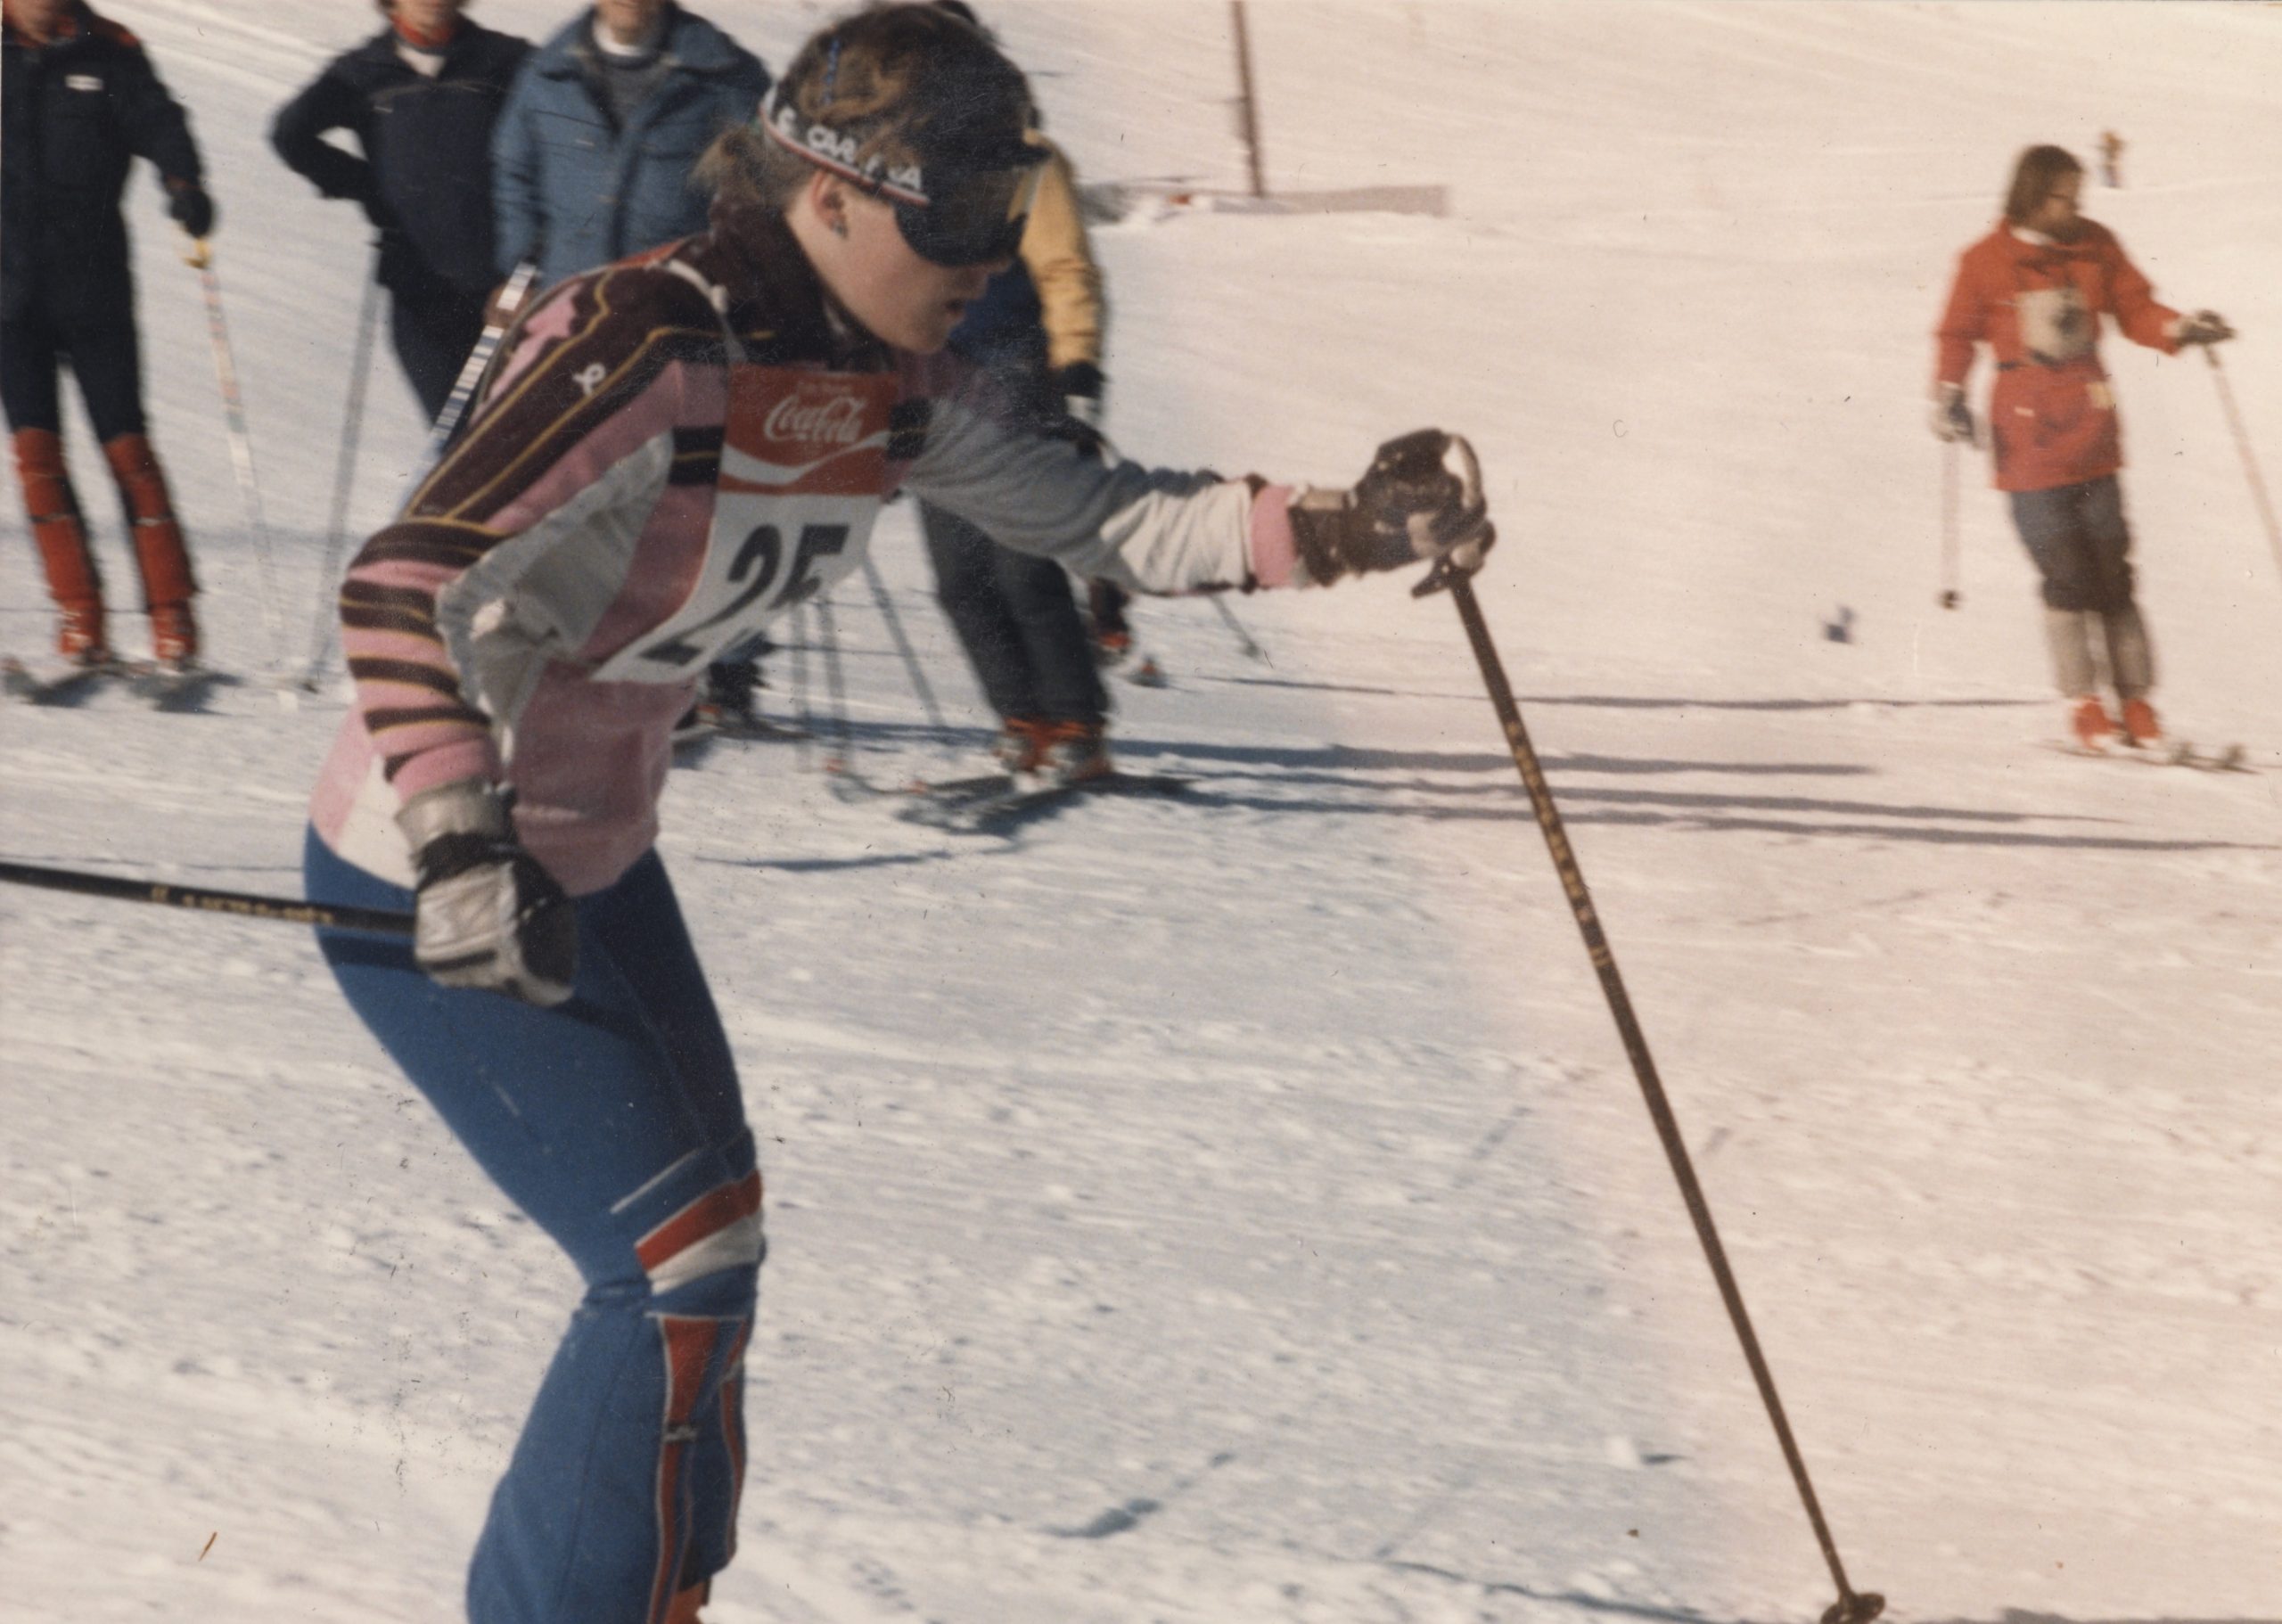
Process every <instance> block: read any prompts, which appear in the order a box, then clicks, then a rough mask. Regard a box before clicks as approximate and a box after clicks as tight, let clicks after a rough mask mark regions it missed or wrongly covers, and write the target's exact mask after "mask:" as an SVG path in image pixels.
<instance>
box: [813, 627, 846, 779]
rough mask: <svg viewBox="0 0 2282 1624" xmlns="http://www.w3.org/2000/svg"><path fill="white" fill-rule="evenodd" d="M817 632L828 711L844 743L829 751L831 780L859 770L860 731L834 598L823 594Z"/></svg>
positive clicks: (826, 761)
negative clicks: (853, 716)
mask: <svg viewBox="0 0 2282 1624" xmlns="http://www.w3.org/2000/svg"><path fill="white" fill-rule="evenodd" d="M815 601H816V606H817V635H818V636H821V637H822V638H823V639H824V688H825V710H826V712H827V713H828V715H829V717H830V719H831V722H832V731H833V734H835V735H836V736H837V738H838V740H839V743H840V748H839V749H838V750H836V751H833V750H826V751H825V758H824V770H825V774H826V775H827V776H835V775H841V774H849V775H853V774H854V772H855V770H856V731H855V729H854V727H853V726H850V723H849V720H848V690H847V687H846V685H844V684H842V682H841V677H840V626H839V623H838V622H837V621H836V620H834V619H833V614H832V596H831V595H830V594H829V593H819V594H817V597H816V600H815Z"/></svg>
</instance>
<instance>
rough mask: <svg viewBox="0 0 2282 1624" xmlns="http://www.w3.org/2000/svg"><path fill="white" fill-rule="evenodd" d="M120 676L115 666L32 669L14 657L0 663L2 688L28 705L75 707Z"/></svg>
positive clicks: (61, 666)
mask: <svg viewBox="0 0 2282 1624" xmlns="http://www.w3.org/2000/svg"><path fill="white" fill-rule="evenodd" d="M118 675H119V668H118V667H117V666H114V665H60V666H55V667H53V668H49V667H33V666H29V665H27V664H25V663H24V662H23V661H22V660H19V659H17V658H16V657H15V656H14V655H12V654H11V655H9V656H7V657H6V658H5V659H4V660H0V688H4V689H5V690H6V692H7V694H8V697H9V698H10V699H13V700H21V701H23V702H24V703H25V704H28V705H59V706H60V705H76V704H78V702H79V701H81V700H83V699H85V698H86V697H87V696H88V695H89V694H90V693H94V691H95V689H96V687H97V686H98V685H100V684H102V683H103V681H105V680H106V679H107V678H110V677H116V676H118Z"/></svg>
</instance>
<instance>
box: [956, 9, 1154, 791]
mask: <svg viewBox="0 0 2282 1624" xmlns="http://www.w3.org/2000/svg"><path fill="white" fill-rule="evenodd" d="M935 4H936V5H937V7H938V9H940V10H942V11H946V12H950V13H951V15H953V16H954V17H956V18H958V19H959V21H962V22H964V23H965V24H967V25H968V26H969V27H971V28H973V29H976V30H977V31H978V32H979V33H981V35H982V37H984V39H986V40H989V39H991V38H992V36H991V34H990V31H989V29H986V28H984V27H983V26H982V24H981V22H980V21H978V20H977V19H976V16H975V13H974V11H973V7H971V6H969V5H967V4H964V0H935ZM1030 142H1031V144H1033V145H1035V146H1037V147H1039V148H1041V149H1042V150H1043V151H1044V152H1045V153H1046V160H1045V162H1044V163H1043V164H1042V165H1041V166H1040V168H1039V181H1038V194H1037V196H1036V198H1035V199H1034V200H1033V201H1032V202H1031V205H1030V220H1029V224H1028V226H1027V227H1026V229H1025V230H1024V231H1023V233H1022V246H1021V251H1020V254H1019V256H1018V257H1017V258H1015V260H1014V263H1013V264H1012V265H1010V266H1008V267H1006V269H1005V270H1003V271H1001V272H999V273H998V274H997V275H995V276H993V277H992V278H991V279H990V283H989V286H988V287H986V288H985V289H984V290H983V293H982V297H981V299H977V300H976V301H975V302H974V303H973V306H971V307H970V308H968V310H967V313H966V316H965V319H964V320H963V321H962V322H961V323H960V324H959V326H958V330H957V331H956V332H954V333H952V335H951V349H953V350H954V351H956V353H957V354H959V355H960V356H962V357H965V358H966V359H968V360H970V361H973V363H975V364H976V365H978V366H980V367H981V368H982V369H983V370H984V371H985V372H987V373H989V374H990V376H991V377H992V378H993V380H994V381H996V382H997V386H998V387H999V389H1000V390H1002V391H1003V393H1004V397H1005V398H1006V401H1007V402H1008V403H1009V405H1010V406H1012V407H1013V408H1014V411H1016V412H1017V413H1018V414H1020V415H1021V416H1022V418H1023V419H1024V420H1025V421H1026V422H1030V423H1031V424H1034V425H1036V426H1038V427H1040V428H1042V429H1046V430H1047V431H1050V432H1053V433H1055V434H1057V435H1060V436H1063V437H1064V438H1068V439H1074V440H1076V441H1078V442H1079V443H1081V444H1084V443H1094V442H1097V440H1098V438H1099V437H1098V430H1099V427H1100V422H1101V403H1102V394H1103V390H1104V381H1103V376H1102V369H1101V358H1102V332H1103V328H1104V325H1105V324H1106V316H1107V311H1106V307H1105V304H1104V299H1103V297H1102V276H1101V270H1100V267H1098V266H1096V264H1095V262H1094V258H1093V251H1092V248H1091V245H1090V243H1089V242H1088V240H1087V236H1086V228H1085V225H1084V222H1083V220H1082V219H1081V217H1080V216H1079V209H1078V191H1077V181H1076V176H1075V175H1074V173H1073V172H1072V170H1071V167H1070V162H1069V160H1068V159H1067V158H1065V157H1064V156H1063V153H1062V152H1061V150H1060V149H1059V148H1057V147H1055V145H1054V144H1053V143H1052V142H1050V141H1048V140H1047V139H1046V137H1045V136H1044V135H1042V134H1039V133H1038V131H1037V130H1036V129H1033V130H1032V132H1031V135H1030ZM919 519H920V528H921V530H922V531H923V534H924V536H925V538H926V543H927V556H928V560H929V562H931V563H932V565H933V566H934V570H935V593H936V598H937V600H938V601H939V602H940V603H941V604H942V606H943V613H944V614H945V616H946V617H948V619H949V620H950V623H951V628H952V630H953V631H955V632H956V633H957V635H958V639H959V644H960V646H961V647H962V648H964V649H965V652H966V657H967V662H968V664H969V665H971V666H972V667H973V670H974V676H975V680H976V682H977V683H979V684H980V685H981V688H982V692H983V696H984V698H985V699H987V700H988V701H989V704H990V708H991V709H993V710H995V711H996V712H997V715H998V721H999V734H998V739H997V744H996V746H995V753H996V754H997V758H998V759H999V761H1000V762H1001V763H1002V764H1003V765H1004V766H1005V767H1006V768H1007V769H1008V770H1009V771H1011V772H1017V773H1038V774H1041V775H1044V776H1046V777H1047V778H1049V779H1052V780H1055V781H1057V782H1071V781H1075V780H1079V779H1083V778H1091V777H1096V776H1100V775H1104V774H1106V773H1107V772H1109V771H1110V767H1111V764H1110V757H1109V750H1108V746H1107V744H1106V742H1105V735H1106V733H1107V726H1108V715H1109V694H1108V692H1107V691H1106V690H1105V689H1104V686H1103V685H1102V679H1101V675H1100V673H1099V671H1098V670H1096V667H1095V659H1094V650H1093V645H1092V644H1091V642H1090V641H1089V640H1088V637H1087V635H1086V627H1085V622H1084V621H1083V620H1082V619H1079V614H1078V606H1077V604H1076V603H1074V602H1073V601H1072V600H1071V595H1070V578H1069V575H1068V574H1067V572H1066V571H1064V570H1063V568H1062V566H1061V565H1059V564H1058V563H1056V562H1054V561H1053V560H1052V559H1050V558H1040V557H1037V556H1034V555H1032V554H1027V553H1017V552H1015V551H1014V550H1013V549H1012V548H1009V547H1004V546H1001V545H999V544H998V543H997V542H996V541H994V540H993V539H991V537H989V536H987V535H985V534H984V533H983V532H982V531H981V530H980V529H976V528H975V526H973V524H970V523H969V522H968V521H965V519H962V518H960V517H959V516H958V515H957V514H956V513H951V512H949V511H948V509H945V508H941V507H938V506H936V505H935V504H932V503H928V502H923V503H921V504H920V506H919ZM1108 603H1109V608H1110V612H1111V613H1112V614H1114V613H1115V611H1116V610H1117V609H1120V608H1121V607H1122V595H1119V597H1118V598H1116V599H1114V600H1108ZM1115 624H1116V626H1118V627H1121V626H1122V621H1121V619H1120V620H1118V621H1117V622H1116V623H1115ZM1127 641H1128V644H1129V643H1130V636H1128V639H1127Z"/></svg>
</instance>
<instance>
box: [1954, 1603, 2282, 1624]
mask: <svg viewBox="0 0 2282 1624" xmlns="http://www.w3.org/2000/svg"><path fill="white" fill-rule="evenodd" d="M1933 1624H2282V1616H2277V1615H2275V1614H2271V1613H2270V1614H2268V1615H2267V1616H2266V1617H2264V1618H2259V1619H2253V1618H2244V1617H2234V1618H2218V1617H2211V1616H2206V1617H2200V1618H2188V1617H2186V1616H2184V1615H2171V1614H2163V1615H2161V1616H2158V1615H2155V1614H2151V1613H2136V1614H2134V1615H2132V1616H2131V1617H2130V1618H2104V1619H2079V1618H2073V1617H2071V1616H2070V1615H2068V1614H2066V1613H2061V1612H2029V1611H2028V1610H2026V1609H2025V1608H2020V1607H2007V1608H2006V1609H2005V1610H2004V1611H2003V1612H2000V1613H1999V1614H1998V1615H1997V1617H1996V1619H1995V1620H1988V1619H1941V1620H1933Z"/></svg>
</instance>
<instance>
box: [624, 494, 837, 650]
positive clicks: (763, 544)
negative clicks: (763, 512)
mask: <svg viewBox="0 0 2282 1624" xmlns="http://www.w3.org/2000/svg"><path fill="white" fill-rule="evenodd" d="M847 545H848V527H847V526H846V525H844V524H804V525H802V526H801V527H800V539H799V540H798V541H796V542H794V543H793V544H792V558H791V560H790V561H789V562H788V561H787V560H786V558H785V556H784V534H783V532H781V531H780V530H778V529H777V528H776V526H775V525H773V524H757V525H755V526H753V528H752V530H751V533H750V534H748V535H747V536H746V537H745V538H744V542H743V545H741V546H739V547H738V548H737V554H736V557H735V558H734V559H733V560H731V561H730V563H729V572H728V575H727V577H726V584H727V585H729V586H735V587H736V588H737V594H736V595H735V597H733V598H731V599H730V600H729V602H728V603H726V604H725V605H724V606H723V607H722V608H720V609H719V610H718V611H716V612H714V613H712V614H710V615H708V616H706V617H705V619H702V620H700V621H698V622H697V623H696V624H694V625H692V626H685V627H680V628H679V629H678V630H676V631H673V632H670V633H669V634H667V635H666V636H663V637H661V638H660V639H659V640H658V641H657V642H656V643H653V644H651V645H650V646H649V647H648V648H645V649H644V650H643V651H642V652H641V653H640V655H639V656H638V657H639V658H640V659H643V660H649V661H651V662H653V664H656V665H660V666H664V667H666V668H669V669H681V668H685V667H689V666H694V665H696V664H698V663H700V662H701V661H702V660H706V659H708V658H709V657H710V655H711V653H712V652H713V651H714V650H715V649H717V648H720V647H724V646H726V644H727V643H728V642H729V640H730V639H729V637H727V636H710V635H709V634H711V633H715V632H737V631H743V630H745V629H748V627H749V625H750V624H751V623H757V622H758V621H759V619H760V618H761V617H760V615H759V613H755V612H753V611H754V606H755V605H756V604H758V605H760V606H761V607H762V608H763V609H764V610H767V609H776V610H786V609H792V608H793V607H795V606H796V605H798V604H801V603H807V602H808V601H809V599H810V598H811V597H814V596H815V595H816V593H817V588H818V587H819V586H823V584H824V583H823V582H822V581H821V580H820V579H818V578H817V574H816V562H817V560H818V559H820V558H831V557H833V556H835V555H836V554H839V553H840V551H841V549H842V548H844V547H845V546H847ZM740 622H745V623H746V624H739V623H740Z"/></svg>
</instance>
